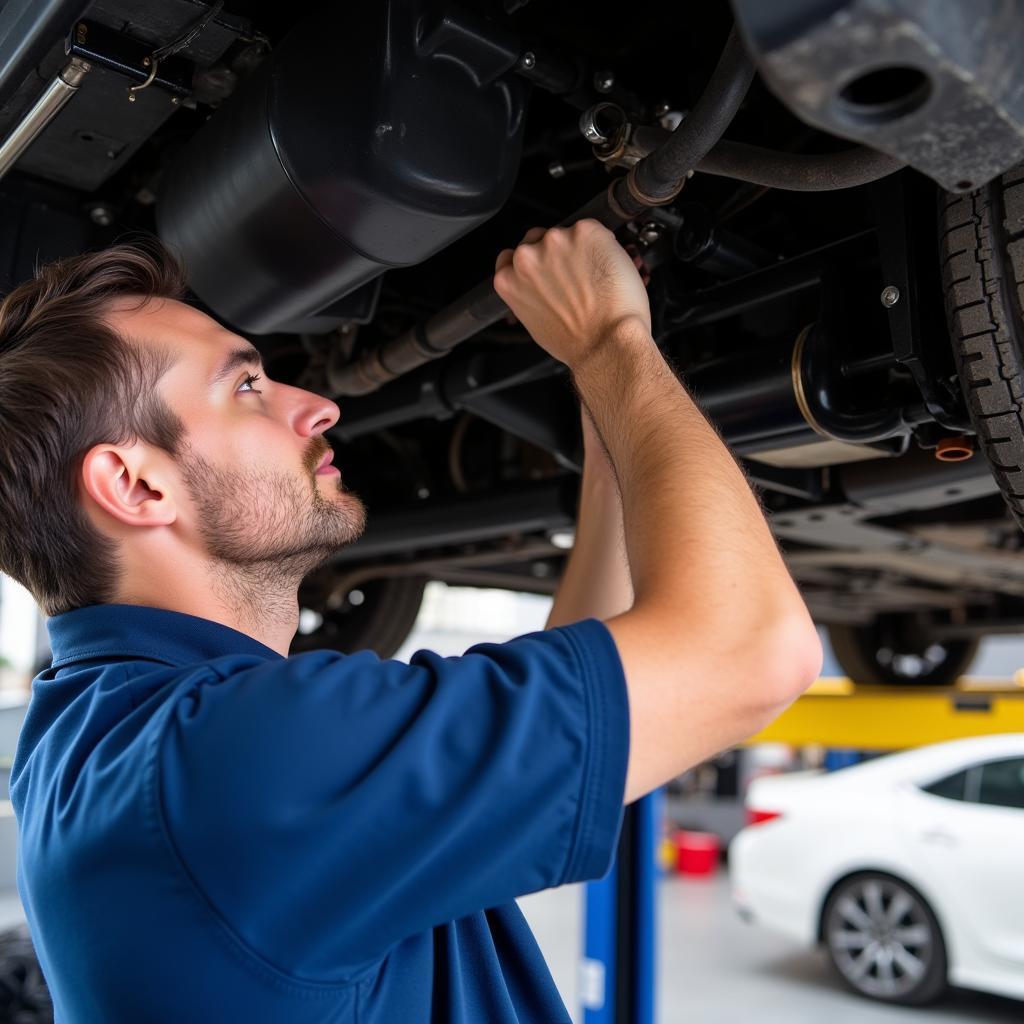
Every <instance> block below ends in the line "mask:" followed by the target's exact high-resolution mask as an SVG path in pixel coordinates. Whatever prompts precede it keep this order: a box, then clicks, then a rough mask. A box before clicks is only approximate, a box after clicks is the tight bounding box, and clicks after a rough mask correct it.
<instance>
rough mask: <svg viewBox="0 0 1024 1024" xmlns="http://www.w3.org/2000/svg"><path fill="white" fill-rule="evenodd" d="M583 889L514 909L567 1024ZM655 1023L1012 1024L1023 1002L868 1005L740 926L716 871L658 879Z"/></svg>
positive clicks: (788, 946)
mask: <svg viewBox="0 0 1024 1024" xmlns="http://www.w3.org/2000/svg"><path fill="white" fill-rule="evenodd" d="M582 898H583V897H582V887H580V886H564V887H562V888H561V889H553V890H549V891H547V892H542V893H535V894H533V895H531V896H527V897H525V898H523V899H521V900H520V901H519V905H520V907H521V908H522V910H523V913H524V914H525V915H526V917H527V920H528V921H529V922H530V926H531V927H532V928H533V930H534V934H535V935H536V936H537V941H538V942H539V943H540V947H541V949H542V950H543V951H544V955H545V957H546V958H547V961H548V965H549V966H550V967H551V973H552V974H553V975H554V978H555V982H556V984H557V985H558V988H559V991H560V992H561V993H562V998H563V999H564V1000H565V1002H566V1005H567V1006H568V1007H569V1011H570V1013H571V1014H572V1018H573V1020H574V1021H576V1022H577V1024H579V1022H582V1019H583V1018H582V1014H581V1012H580V1009H579V999H578V995H577V993H578V986H577V977H576V973H577V963H578V960H579V945H580V935H581V921H582ZM658 950H659V954H658V967H657V985H658V989H657V994H656V1005H657V1017H656V1021H657V1024H737V1022H739V1021H755V1020H756V1021H757V1022H758V1024H794V1022H797V1024H803V1022H809V1021H815V1022H818V1021H828V1024H915V1022H920V1024H968V1022H970V1024H1009V1022H1011V1021H1013V1022H1015V1024H1019V1022H1020V1021H1021V1020H1024V1002H1017V1001H1015V1000H1010V999H1001V998H998V997H996V996H987V995H983V994H981V993H974V992H962V991H956V992H951V993H949V994H948V995H947V996H946V997H944V998H943V999H942V1000H940V1001H939V1002H938V1003H936V1004H934V1005H933V1006H930V1007H927V1008H925V1009H923V1010H916V1009H907V1008H904V1007H889V1006H885V1005H882V1004H879V1003H873V1002H871V1001H869V1000H866V999H863V998H861V997H859V996H857V995H855V994H854V993H852V992H850V991H848V990H847V989H846V988H845V987H844V986H843V985H842V983H841V982H840V981H838V980H837V979H836V978H834V977H833V976H832V973H831V971H830V969H829V965H828V962H827V960H826V958H825V955H824V953H821V952H818V951H814V950H805V949H802V948H801V947H799V946H797V945H796V944H794V943H793V942H791V941H790V940H788V939H785V938H780V937H778V936H776V935H775V934H774V933H772V932H768V931H766V930H764V929H762V928H758V927H755V926H753V925H748V924H745V923H744V922H743V921H741V920H740V919H739V918H738V917H737V915H736V913H735V911H734V910H733V909H732V904H731V901H730V897H729V891H728V885H727V881H726V877H725V874H724V872H723V873H720V874H719V875H718V876H717V877H716V878H714V879H712V880H703V879H692V880H691V879H683V878H679V877H675V876H673V877H666V878H663V879H662V880H661V881H660V883H659V893H658Z"/></svg>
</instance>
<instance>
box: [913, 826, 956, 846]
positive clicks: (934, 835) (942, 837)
mask: <svg viewBox="0 0 1024 1024" xmlns="http://www.w3.org/2000/svg"><path fill="white" fill-rule="evenodd" d="M921 839H922V840H923V841H924V842H926V843H931V844H932V845H933V846H956V845H957V840H956V837H955V836H953V835H950V833H949V832H943V831H942V829H938V828H930V829H928V830H927V831H926V832H922V833H921Z"/></svg>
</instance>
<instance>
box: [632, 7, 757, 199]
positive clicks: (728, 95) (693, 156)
mask: <svg viewBox="0 0 1024 1024" xmlns="http://www.w3.org/2000/svg"><path fill="white" fill-rule="evenodd" d="M753 79H754V64H753V62H752V61H751V59H750V57H749V56H748V55H747V51H746V49H745V48H744V46H743V43H742V42H741V40H740V37H739V34H738V33H737V31H736V28H735V27H733V29H732V31H731V32H730V33H729V38H728V39H727V40H726V41H725V46H724V48H723V49H722V55H721V56H720V57H719V58H718V64H717V65H716V67H715V70H714V73H713V74H712V76H711V80H710V81H709V82H708V84H707V86H706V87H705V89H704V91H703V92H702V93H701V95H700V98H699V99H698V100H697V102H696V103H695V104H694V105H693V108H692V109H691V110H690V112H689V113H688V114H687V115H686V117H684V118H683V120H682V121H681V122H680V123H679V125H678V127H677V128H676V130H675V131H674V132H673V133H672V134H671V135H670V136H669V137H668V139H666V140H665V142H664V143H662V145H660V146H659V147H658V148H657V149H656V150H654V152H652V153H651V154H649V155H648V156H647V157H646V158H644V159H643V160H641V161H640V163H638V164H637V165H636V168H635V171H634V178H635V181H636V185H637V187H638V188H639V190H640V191H641V192H642V193H643V194H644V195H646V196H650V197H651V198H653V199H670V198H671V197H672V196H674V195H675V194H676V192H678V191H679V188H680V186H681V185H682V183H683V182H684V181H685V180H686V175H687V174H688V173H689V172H690V171H692V170H693V169H694V168H695V167H696V166H697V165H698V164H699V163H700V162H701V160H703V159H704V157H705V156H706V155H707V153H708V152H709V151H710V150H711V148H712V147H713V146H714V145H715V144H716V143H717V142H718V140H719V139H720V138H721V137H722V135H723V133H724V132H725V130H726V128H728V127H729V125H730V124H731V122H732V119H733V118H734V117H735V116H736V111H737V110H739V108H740V104H741V103H742V102H743V97H744V96H746V94H747V90H748V89H749V88H750V83H751V82H752V81H753Z"/></svg>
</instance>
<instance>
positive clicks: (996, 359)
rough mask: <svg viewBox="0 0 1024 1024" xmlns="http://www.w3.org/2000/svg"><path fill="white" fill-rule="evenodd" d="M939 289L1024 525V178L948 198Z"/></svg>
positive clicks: (1000, 473) (976, 405) (967, 382)
mask: <svg viewBox="0 0 1024 1024" xmlns="http://www.w3.org/2000/svg"><path fill="white" fill-rule="evenodd" d="M939 245H940V254H941V268H942V287H943V292H944V295H945V302H946V315H947V319H948V322H949V329H950V335H951V340H952V342H953V351H954V357H955V361H956V368H957V373H958V375H959V377H960V383H961V386H962V388H963V393H964V398H965V401H966V403H967V408H968V411H969V413H970V415H971V419H972V421H973V423H974V426H975V429H976V431H977V434H978V441H979V444H980V445H981V448H982V451H983V452H984V454H985V456H986V457H987V459H988V462H989V464H990V466H991V468H992V472H993V475H994V477H995V479H996V482H997V483H998V484H999V487H1000V489H1001V490H1002V492H1003V496H1004V498H1005V499H1006V501H1007V504H1008V505H1009V506H1010V510H1011V512H1012V514H1013V516H1014V518H1015V519H1016V520H1017V523H1018V524H1019V525H1020V526H1021V528H1022V529H1024V498H1022V497H1021V494H1020V484H1021V480H1022V479H1024V359H1022V356H1021V353H1022V352H1024V349H1022V341H1024V319H1022V316H1021V302H1022V298H1024V177H1021V167H1017V168H1014V169H1013V170H1011V171H1008V172H1007V173H1006V174H1005V175H1003V177H1002V179H997V180H996V181H994V182H992V183H990V184H989V185H988V186H986V187H985V188H983V189H979V190H978V191H976V192H973V193H971V194H969V195H960V196H949V195H946V196H944V197H943V200H942V202H941V203H940V211H939Z"/></svg>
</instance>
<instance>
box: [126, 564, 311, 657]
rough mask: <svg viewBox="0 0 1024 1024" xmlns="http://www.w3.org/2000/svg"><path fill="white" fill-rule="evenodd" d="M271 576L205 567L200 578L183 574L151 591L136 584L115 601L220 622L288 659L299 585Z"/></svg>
mask: <svg viewBox="0 0 1024 1024" xmlns="http://www.w3.org/2000/svg"><path fill="white" fill-rule="evenodd" d="M276 571H277V573H278V575H277V576H276V577H275V576H274V572H273V571H271V567H265V566H261V565H259V564H257V565H254V566H246V567H244V568H240V567H238V566H230V567H227V566H223V565H220V564H217V563H214V564H213V565H210V566H207V567H205V571H203V572H202V573H201V577H202V578H198V579H196V578H189V574H187V573H178V574H174V578H173V579H169V580H165V581H163V585H159V586H154V585H153V584H152V581H147V582H143V583H141V584H136V585H135V586H134V587H132V588H130V589H126V590H125V591H124V592H122V593H121V594H120V595H118V597H117V602H118V603H123V604H137V605H144V606H147V607H150V608H163V609H166V610H167V611H174V612H182V613H184V614H186V615H195V616H197V617H199V618H202V619H209V620H210V621H211V622H219V623H220V624H221V625H223V626H229V627H230V628H231V629H236V630H238V632H240V633H245V634H247V635H248V636H251V637H252V638H253V639H254V640H258V641H259V642H260V643H261V644H263V645H264V646H266V647H269V648H270V649H271V650H274V651H277V652H278V654H281V655H282V656H285V657H287V655H288V650H289V648H290V647H291V643H292V638H293V637H294V636H295V631H296V630H297V629H298V625H299V602H298V583H297V582H296V581H293V580H291V579H285V578H282V576H281V574H280V567H279V566H278V567H276Z"/></svg>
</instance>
